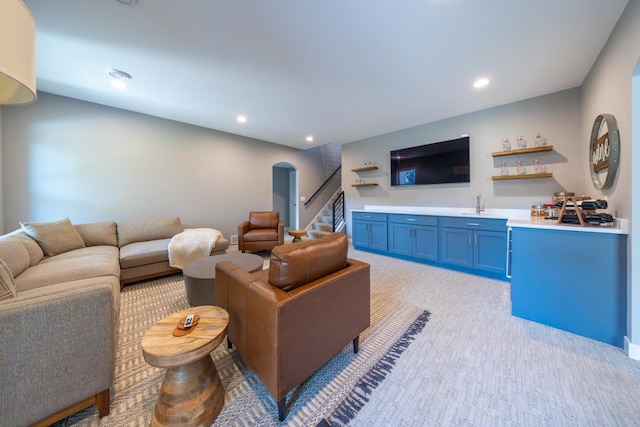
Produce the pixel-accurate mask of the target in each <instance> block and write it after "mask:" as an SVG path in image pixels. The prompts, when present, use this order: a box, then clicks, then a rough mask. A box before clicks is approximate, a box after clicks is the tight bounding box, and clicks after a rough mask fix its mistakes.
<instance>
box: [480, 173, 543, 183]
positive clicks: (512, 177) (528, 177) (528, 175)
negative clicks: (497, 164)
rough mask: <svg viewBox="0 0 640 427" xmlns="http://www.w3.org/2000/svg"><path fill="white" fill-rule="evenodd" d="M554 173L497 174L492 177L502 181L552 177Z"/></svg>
mask: <svg viewBox="0 0 640 427" xmlns="http://www.w3.org/2000/svg"><path fill="white" fill-rule="evenodd" d="M552 177H553V174H552V173H549V172H548V173H532V174H526V175H497V176H492V177H491V179H493V180H494V181H501V180H505V179H531V178H552Z"/></svg>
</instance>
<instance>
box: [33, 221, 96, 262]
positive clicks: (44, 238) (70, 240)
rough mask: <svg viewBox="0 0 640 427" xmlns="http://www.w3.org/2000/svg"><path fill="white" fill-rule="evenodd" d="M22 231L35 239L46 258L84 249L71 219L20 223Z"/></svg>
mask: <svg viewBox="0 0 640 427" xmlns="http://www.w3.org/2000/svg"><path fill="white" fill-rule="evenodd" d="M20 225H21V226H22V229H23V230H24V231H25V233H27V234H28V235H29V236H30V237H31V238H33V239H34V240H35V241H36V242H38V244H39V245H40V247H42V250H43V251H44V254H45V255H46V256H53V255H56V254H60V253H62V252H66V251H70V250H73V249H78V248H84V247H85V245H84V240H82V237H81V236H80V233H78V231H77V230H76V229H75V228H74V227H73V225H72V224H71V221H70V220H69V218H65V219H61V220H60V221H51V222H20Z"/></svg>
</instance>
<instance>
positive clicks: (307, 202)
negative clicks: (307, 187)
mask: <svg viewBox="0 0 640 427" xmlns="http://www.w3.org/2000/svg"><path fill="white" fill-rule="evenodd" d="M340 169H342V165H340V166H338V168H337V169H336V170H335V171H333V173H332V174H331V176H330V177H329V178H327V179H326V181H325V182H323V183H322V185H320V188H318V189H317V190H316V192H315V193H313V196H311V197H309V200H307V201H306V202H304V205H305V206H307V205H308V204H309V203H311V202H312V201H313V199H315V198H316V197H317V196H318V194H320V192H321V191H322V189H323V188H324V187H326V186H327V184H329V181H331V178H333V177H334V176H335V175H336V174H337V173H338V171H339V170H340Z"/></svg>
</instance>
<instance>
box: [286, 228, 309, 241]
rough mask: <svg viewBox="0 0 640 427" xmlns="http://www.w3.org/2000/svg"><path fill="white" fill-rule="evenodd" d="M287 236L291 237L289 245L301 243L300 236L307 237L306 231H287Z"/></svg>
mask: <svg viewBox="0 0 640 427" xmlns="http://www.w3.org/2000/svg"><path fill="white" fill-rule="evenodd" d="M288 233H289V236H293V240H292V241H291V243H295V242H300V241H302V236H306V235H307V230H289V231H288Z"/></svg>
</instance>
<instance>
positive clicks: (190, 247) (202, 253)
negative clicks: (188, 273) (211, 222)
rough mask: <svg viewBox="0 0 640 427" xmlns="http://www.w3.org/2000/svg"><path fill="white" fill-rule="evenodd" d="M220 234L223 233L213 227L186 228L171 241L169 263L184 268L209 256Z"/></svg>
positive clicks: (174, 266)
mask: <svg viewBox="0 0 640 427" xmlns="http://www.w3.org/2000/svg"><path fill="white" fill-rule="evenodd" d="M220 236H222V233H221V232H220V231H219V230H215V229H213V228H185V229H184V231H183V232H182V233H178V234H176V235H175V236H173V237H172V238H171V241H170V242H169V265H170V266H171V267H173V268H179V269H183V268H184V267H185V265H187V264H189V263H190V262H192V261H195V260H197V259H200V258H204V257H208V256H209V255H211V250H212V249H213V247H214V246H215V245H216V240H218V237H220Z"/></svg>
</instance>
